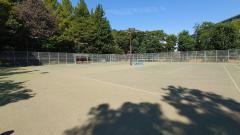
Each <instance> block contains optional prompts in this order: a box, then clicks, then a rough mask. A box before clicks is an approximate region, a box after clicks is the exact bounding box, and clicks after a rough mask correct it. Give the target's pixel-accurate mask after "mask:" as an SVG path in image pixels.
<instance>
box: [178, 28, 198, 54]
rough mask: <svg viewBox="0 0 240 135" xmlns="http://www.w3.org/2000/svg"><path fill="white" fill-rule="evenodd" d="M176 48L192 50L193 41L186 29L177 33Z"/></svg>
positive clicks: (193, 46) (193, 48) (193, 47)
mask: <svg viewBox="0 0 240 135" xmlns="http://www.w3.org/2000/svg"><path fill="white" fill-rule="evenodd" d="M178 50H179V51H194V50H195V41H194V38H193V37H192V36H191V35H190V34H189V32H188V31H185V30H184V31H182V32H181V33H179V35H178Z"/></svg>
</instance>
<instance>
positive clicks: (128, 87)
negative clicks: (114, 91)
mask: <svg viewBox="0 0 240 135" xmlns="http://www.w3.org/2000/svg"><path fill="white" fill-rule="evenodd" d="M81 78H82V79H85V80H91V81H96V82H99V83H103V84H107V85H112V86H117V87H121V88H127V89H131V90H132V91H137V92H141V93H146V94H149V95H152V96H157V97H159V96H160V95H159V94H160V93H157V92H150V91H147V90H143V89H138V88H134V87H130V86H126V85H121V84H117V83H112V82H108V81H102V80H98V79H95V78H90V77H81Z"/></svg>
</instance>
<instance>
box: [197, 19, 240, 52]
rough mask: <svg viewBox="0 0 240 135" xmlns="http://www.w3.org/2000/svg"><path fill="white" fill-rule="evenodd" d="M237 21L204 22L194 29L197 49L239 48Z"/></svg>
mask: <svg viewBox="0 0 240 135" xmlns="http://www.w3.org/2000/svg"><path fill="white" fill-rule="evenodd" d="M239 30H240V23H239V22H238V21H236V22H231V23H218V24H214V23H211V22H204V23H203V24H202V25H198V26H197V27H196V30H195V39H196V49H197V50H223V49H235V48H239V45H240V44H239V40H240V38H239Z"/></svg>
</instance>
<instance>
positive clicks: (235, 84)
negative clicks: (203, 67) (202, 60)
mask: <svg viewBox="0 0 240 135" xmlns="http://www.w3.org/2000/svg"><path fill="white" fill-rule="evenodd" d="M223 67H224V69H225V71H226V73H227V74H228V77H229V78H230V79H231V80H232V82H233V84H234V86H235V88H236V89H237V90H238V92H239V93H240V88H239V87H238V85H237V83H236V81H235V80H234V79H233V77H232V75H231V73H230V72H229V70H228V69H227V68H226V66H225V65H223Z"/></svg>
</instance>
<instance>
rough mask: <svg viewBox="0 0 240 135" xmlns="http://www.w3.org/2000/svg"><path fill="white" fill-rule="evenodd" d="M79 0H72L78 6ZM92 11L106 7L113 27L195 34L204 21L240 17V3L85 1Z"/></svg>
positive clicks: (214, 0) (209, 0) (237, 0)
mask: <svg viewBox="0 0 240 135" xmlns="http://www.w3.org/2000/svg"><path fill="white" fill-rule="evenodd" d="M78 1H79V0H72V3H73V5H76V4H77V3H78ZM85 1H86V3H87V4H88V7H89V8H90V9H92V8H95V7H96V5H97V4H102V5H103V7H104V9H105V12H106V17H107V18H108V20H109V21H110V24H111V27H112V28H113V29H117V30H125V29H128V28H129V27H131V28H136V29H138V30H143V31H146V30H164V31H165V32H166V33H168V34H178V33H179V32H181V31H182V30H188V31H190V32H191V33H193V31H194V29H193V27H194V26H195V25H196V24H200V23H202V22H204V21H211V22H214V23H217V22H220V21H222V20H225V19H227V18H230V17H232V16H235V15H238V14H240V0H85Z"/></svg>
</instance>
